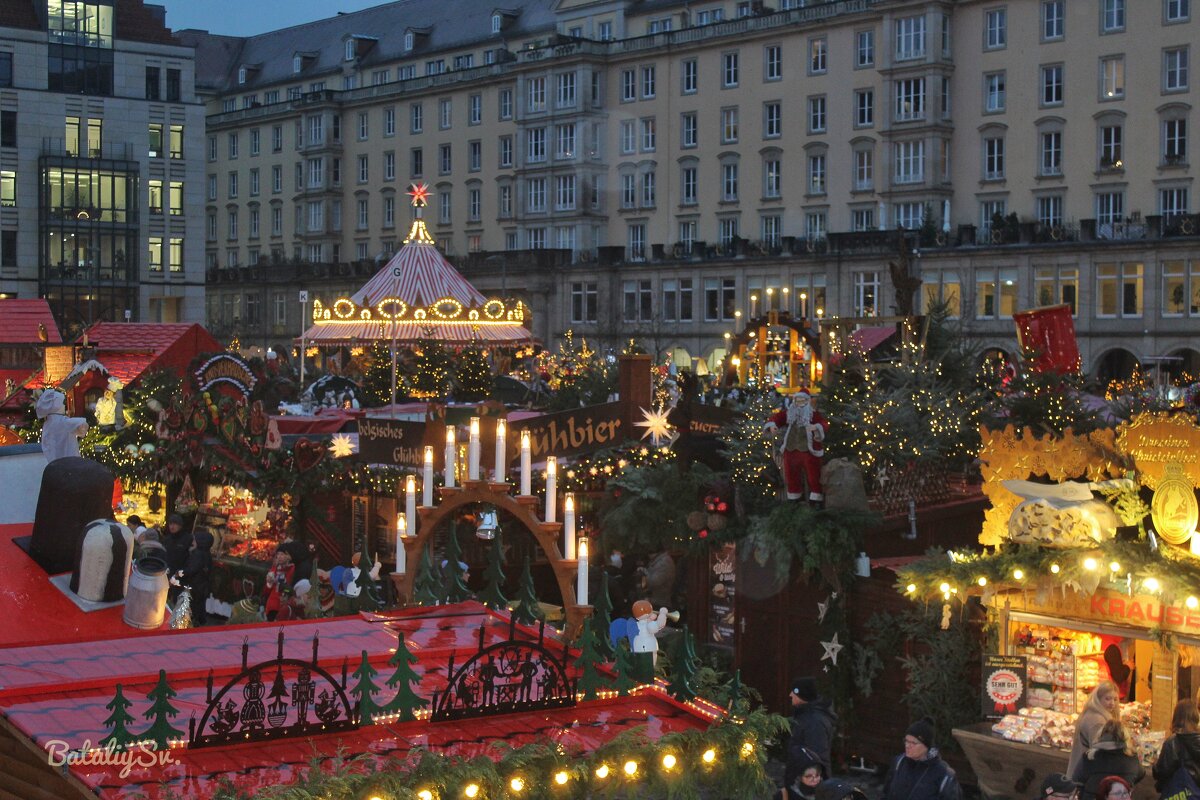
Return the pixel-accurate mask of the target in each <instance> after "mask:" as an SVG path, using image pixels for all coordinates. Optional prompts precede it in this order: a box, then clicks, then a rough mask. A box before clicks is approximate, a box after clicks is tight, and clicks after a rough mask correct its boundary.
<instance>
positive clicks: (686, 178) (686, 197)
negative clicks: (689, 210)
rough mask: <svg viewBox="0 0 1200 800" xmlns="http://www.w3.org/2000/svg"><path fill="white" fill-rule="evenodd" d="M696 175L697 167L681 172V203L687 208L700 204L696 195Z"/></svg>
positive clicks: (684, 168) (684, 169)
mask: <svg viewBox="0 0 1200 800" xmlns="http://www.w3.org/2000/svg"><path fill="white" fill-rule="evenodd" d="M696 174H697V170H696V168H695V167H683V168H682V169H681V170H680V172H679V176H680V195H681V196H680V201H679V202H680V203H682V204H683V205H685V206H692V205H695V204H696V203H697V202H698V195H697V193H696Z"/></svg>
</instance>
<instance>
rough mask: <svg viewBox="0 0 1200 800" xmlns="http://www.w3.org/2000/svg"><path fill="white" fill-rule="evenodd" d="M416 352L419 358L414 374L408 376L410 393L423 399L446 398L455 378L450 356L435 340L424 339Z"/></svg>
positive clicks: (415, 349)
mask: <svg viewBox="0 0 1200 800" xmlns="http://www.w3.org/2000/svg"><path fill="white" fill-rule="evenodd" d="M414 351H415V353H416V356H417V357H416V362H415V364H414V371H413V374H412V375H410V376H408V380H407V384H408V393H409V394H411V395H412V396H413V397H419V398H423V399H431V400H440V399H443V398H445V397H446V395H448V394H449V393H450V384H451V380H452V378H453V374H452V368H453V364H452V363H451V360H450V354H449V353H447V352H446V348H445V347H443V346H442V343H441V342H439V341H438V340H437V339H433V338H427V339H423V340H422V341H421V344H420V345H419V346H418V347H416V348H414Z"/></svg>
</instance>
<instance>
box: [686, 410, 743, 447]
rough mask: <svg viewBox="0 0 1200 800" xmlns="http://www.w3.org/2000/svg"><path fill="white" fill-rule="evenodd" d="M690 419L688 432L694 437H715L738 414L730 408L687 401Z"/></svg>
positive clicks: (731, 422)
mask: <svg viewBox="0 0 1200 800" xmlns="http://www.w3.org/2000/svg"><path fill="white" fill-rule="evenodd" d="M688 405H689V411H690V414H689V416H690V419H689V420H688V423H689V424H688V432H689V433H690V434H691V435H692V436H694V437H696V438H701V437H703V438H708V439H715V438H717V435H718V434H719V433H720V432H721V429H722V428H724V427H725V426H726V425H731V424H733V422H734V421H735V420H736V419H737V417H738V414H737V413H736V412H734V410H733V409H731V408H723V407H721V406H713V405H708V404H706V403H689V404H688Z"/></svg>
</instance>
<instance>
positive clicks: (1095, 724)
mask: <svg viewBox="0 0 1200 800" xmlns="http://www.w3.org/2000/svg"><path fill="white" fill-rule="evenodd" d="M1120 703H1121V700H1120V690H1118V689H1117V685H1116V684H1115V683H1113V682H1112V681H1101V682H1100V685H1099V686H1097V687H1096V688H1095V689H1093V690H1092V695H1091V697H1089V698H1088V701H1087V705H1086V706H1084V707H1083V713H1082V714H1080V715H1079V719H1078V720H1077V721H1076V722H1075V742H1074V743H1073V744H1072V745H1071V759H1070V761H1068V762H1067V776H1068V777H1069V778H1070V779H1071V780H1073V781H1075V782H1076V783H1083V778H1084V767H1085V766H1086V765H1085V763H1084V758H1085V757H1086V756H1087V752H1088V750H1091V749H1092V748H1093V747H1095V746H1096V742H1098V741H1100V731H1101V730H1103V729H1104V726H1105V724H1107V723H1108V722H1109V721H1110V720H1113V719H1120V718H1121V714H1120V711H1119V709H1120Z"/></svg>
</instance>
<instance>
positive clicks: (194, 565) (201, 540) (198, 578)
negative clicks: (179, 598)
mask: <svg viewBox="0 0 1200 800" xmlns="http://www.w3.org/2000/svg"><path fill="white" fill-rule="evenodd" d="M192 540H193V544H192V549H191V551H190V552H188V555H187V561H186V562H185V563H184V565H183V569H182V570H180V573H179V582H180V583H182V584H183V585H184V586H190V587H191V589H192V626H193V627H196V628H199V627H200V626H201V625H203V624H204V623H206V622H208V612H207V611H205V608H204V607H205V606H206V605H207V604H208V594H209V591H210V589H211V582H210V577H209V574H210V573H211V572H212V546H213V535H212V534H211V533H209V532H208V529H207V528H197V529H196V533H195V535H194V536H193V537H192Z"/></svg>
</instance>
